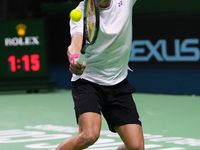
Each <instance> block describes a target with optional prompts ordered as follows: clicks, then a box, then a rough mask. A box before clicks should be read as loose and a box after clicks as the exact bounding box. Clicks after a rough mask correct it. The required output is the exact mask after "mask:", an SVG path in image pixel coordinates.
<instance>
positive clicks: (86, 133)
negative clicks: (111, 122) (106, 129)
mask: <svg viewBox="0 0 200 150" xmlns="http://www.w3.org/2000/svg"><path fill="white" fill-rule="evenodd" d="M78 124H79V132H78V134H77V135H76V136H74V137H71V138H69V139H66V140H64V141H63V142H61V143H60V145H59V146H58V147H57V148H56V150H82V149H85V148H87V147H88V146H90V145H92V144H94V143H95V142H96V141H97V139H98V137H99V135H100V129H101V115H100V114H98V113H90V112H88V113H84V114H82V115H80V116H79V120H78Z"/></svg>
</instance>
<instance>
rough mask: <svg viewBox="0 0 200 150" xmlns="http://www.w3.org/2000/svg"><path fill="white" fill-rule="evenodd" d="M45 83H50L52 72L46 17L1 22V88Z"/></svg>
mask: <svg viewBox="0 0 200 150" xmlns="http://www.w3.org/2000/svg"><path fill="white" fill-rule="evenodd" d="M37 83H38V84H37ZM44 84H46V85H49V74H48V62H47V52H46V44H45V34H44V22H43V20H42V19H32V20H16V21H4V22H0V90H1V89H5V88H4V87H5V85H9V86H10V87H8V89H9V88H10V89H13V87H15V86H14V85H18V86H19V87H23V85H28V86H26V87H25V88H26V89H27V88H28V89H31V88H34V89H36V88H37V85H38V88H40V87H42V86H44ZM33 85H34V86H33ZM16 88H17V87H15V89H16Z"/></svg>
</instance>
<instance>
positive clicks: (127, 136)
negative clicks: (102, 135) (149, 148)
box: [114, 124, 144, 150]
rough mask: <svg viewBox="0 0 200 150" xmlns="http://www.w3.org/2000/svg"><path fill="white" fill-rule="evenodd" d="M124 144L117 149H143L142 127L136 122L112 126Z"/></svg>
mask: <svg viewBox="0 0 200 150" xmlns="http://www.w3.org/2000/svg"><path fill="white" fill-rule="evenodd" d="M114 129H115V130H116V132H117V133H118V134H119V136H120V137H121V139H122V141H123V142H124V144H125V145H122V146H120V147H119V148H118V149H117V150H144V137H143V131H142V127H141V126H140V125H137V124H127V125H123V126H119V127H115V128H114Z"/></svg>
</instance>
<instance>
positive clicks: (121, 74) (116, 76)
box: [70, 0, 136, 85]
mask: <svg viewBox="0 0 200 150" xmlns="http://www.w3.org/2000/svg"><path fill="white" fill-rule="evenodd" d="M135 2H136V0H111V5H110V7H108V8H100V29H99V34H98V37H97V40H96V42H95V43H94V44H93V45H90V46H88V48H87V49H86V54H85V61H86V62H87V66H86V68H85V70H84V72H83V74H82V75H81V76H77V75H74V74H73V76H72V81H76V80H77V79H79V78H83V79H86V80H88V81H91V82H94V83H97V84H100V85H115V84H117V83H119V82H121V81H122V80H124V79H125V78H126V76H127V74H128V62H129V56H130V51H131V44H132V7H133V5H134V4H135ZM83 7H84V2H83V1H82V2H80V4H79V5H78V7H77V9H80V10H82V12H83ZM70 33H71V36H73V35H75V34H83V19H82V20H81V21H79V22H73V21H72V20H70Z"/></svg>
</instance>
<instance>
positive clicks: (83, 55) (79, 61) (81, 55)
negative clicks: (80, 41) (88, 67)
mask: <svg viewBox="0 0 200 150" xmlns="http://www.w3.org/2000/svg"><path fill="white" fill-rule="evenodd" d="M84 58H85V54H82V53H80V54H79V57H78V63H79V64H80V65H82V64H83V61H84Z"/></svg>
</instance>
